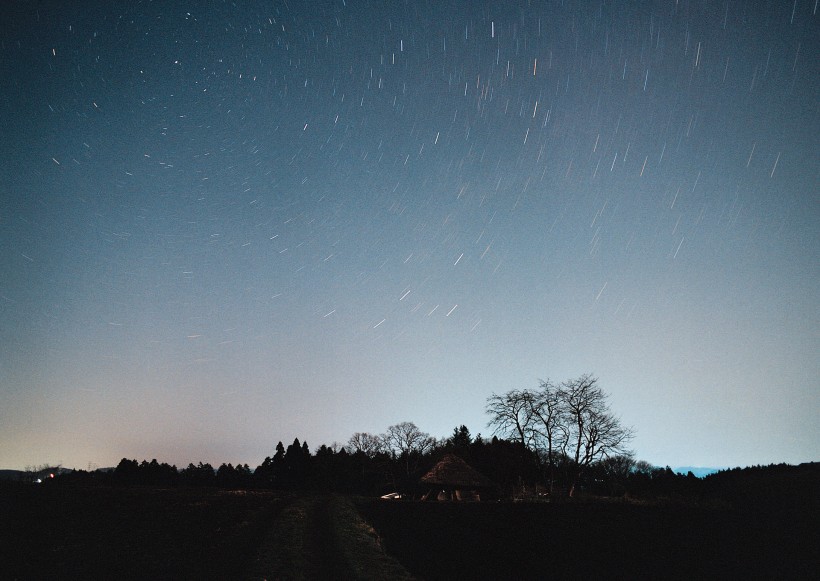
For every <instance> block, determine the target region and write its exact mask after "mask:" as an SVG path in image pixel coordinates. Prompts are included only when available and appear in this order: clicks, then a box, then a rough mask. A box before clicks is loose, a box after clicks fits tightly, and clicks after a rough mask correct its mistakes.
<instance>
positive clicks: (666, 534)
mask: <svg viewBox="0 0 820 581" xmlns="http://www.w3.org/2000/svg"><path fill="white" fill-rule="evenodd" d="M0 523H2V527H0V530H2V533H0V578H3V579H152V580H154V579H399V580H400V579H411V578H413V577H415V578H419V579H428V580H433V579H493V580H497V579H544V578H584V579H590V578H608V579H612V578H617V579H642V578H652V579H668V578H681V579H683V578H687V579H691V578H723V579H725V578H780V579H789V578H814V575H815V573H816V571H817V570H820V561H819V559H818V553H817V549H816V547H817V546H818V541H820V539H819V538H818V532H817V531H818V527H817V523H816V519H815V515H814V514H812V511H803V510H801V507H800V506H799V505H790V507H782V506H769V507H755V508H754V509H753V510H746V511H744V510H738V509H736V508H731V507H728V506H710V507H703V506H700V507H698V506H682V505H671V504H665V505H664V504H651V505H649V504H645V505H638V504H627V503H623V502H601V501H587V502H583V501H582V502H572V503H563V504H560V503H559V504H546V503H534V504H526V503H435V502H430V503H420V502H405V501H379V500H375V499H363V498H358V499H351V498H347V497H343V496H338V495H319V494H317V495H311V494H300V495H295V494H285V493H277V492H270V491H220V490H216V489H204V488H170V489H156V488H145V487H87V488H84V487H71V486H32V485H28V486H23V485H14V486H3V487H0ZM411 575H412V576H411Z"/></svg>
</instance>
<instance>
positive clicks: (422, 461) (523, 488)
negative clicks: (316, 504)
mask: <svg viewBox="0 0 820 581" xmlns="http://www.w3.org/2000/svg"><path fill="white" fill-rule="evenodd" d="M607 400H608V396H607V394H606V393H605V392H604V390H603V389H602V388H601V387H600V385H599V383H598V380H597V378H595V377H593V376H592V375H582V376H580V377H578V378H575V379H570V380H567V381H564V382H561V383H554V382H552V381H549V380H547V381H540V382H539V385H538V387H537V388H534V389H513V390H510V391H507V392H505V393H502V394H492V395H491V396H490V397H489V398H488V399H487V403H486V411H487V414H488V415H489V422H488V424H487V426H488V427H489V428H492V436H491V437H490V438H485V437H482V436H481V434H478V435H476V436H473V435H472V434H471V433H470V431H469V429H467V427H466V426H464V425H460V426H456V427H455V428H454V429H453V432H452V434H451V435H449V436H448V437H446V438H440V439H439V438H435V437H433V436H431V435H430V434H428V433H426V432H424V431H422V430H421V429H419V428H418V426H416V424H414V423H413V422H409V421H408V422H401V423H398V424H395V425H392V426H389V427H388V428H387V430H386V431H385V432H383V433H381V434H372V433H368V432H356V433H354V434H353V435H352V436H351V437H350V438H349V439H348V441H347V442H346V443H345V444H344V445H341V444H333V445H331V446H327V445H324V444H322V445H321V446H319V447H318V448H316V449H315V450H314V451H313V452H311V449H310V447H309V446H308V444H307V442H303V441H300V440H299V439H298V438H295V439H294V440H293V442H292V443H291V444H290V445H288V446H285V445H284V444H283V443H282V442H279V443H278V444H277V445H276V447H275V449H274V451H273V454H272V455H270V456H267V457H266V458H265V459H264V460H263V461H262V462H261V464H259V465H258V466H256V467H255V468H252V467H251V466H249V465H248V464H241V463H238V464H231V463H223V464H221V465H220V466H218V467H215V466H212V465H211V464H209V463H203V462H199V463H197V464H193V463H190V464H188V466H186V467H184V468H181V469H178V468H177V467H176V466H174V465H169V464H166V463H160V462H158V461H157V460H156V459H154V460H151V461H150V462H149V461H146V460H143V461H142V462H137V460H132V459H127V458H123V459H122V460H121V461H120V463H119V464H118V465H117V467H116V468H115V469H114V470H113V471H108V472H105V471H94V472H91V471H89V472H85V471H82V470H80V471H74V472H72V473H70V474H63V475H61V477H60V479H61V480H63V481H65V480H74V481H96V482H100V483H111V484H138V485H140V484H141V485H158V486H179V485H182V486H218V487H224V488H270V489H279V490H321V491H336V492H344V493H353V494H364V495H374V494H384V493H386V492H394V491H398V492H405V493H411V492H413V490H414V488H415V487H416V486H417V484H418V482H419V479H420V477H421V476H423V475H424V474H425V473H426V472H427V471H428V470H429V469H430V468H431V467H432V466H433V465H435V463H436V462H438V461H439V460H440V459H441V458H443V457H444V456H445V455H446V454H450V453H452V454H456V455H458V456H460V457H462V458H463V459H464V460H466V461H467V463H468V464H470V465H471V466H472V467H473V468H475V469H476V470H478V471H479V472H481V473H482V474H484V475H485V476H487V477H488V478H489V479H490V480H492V481H493V482H495V483H496V484H497V485H498V487H499V491H500V493H501V495H502V496H505V497H512V496H520V495H540V496H546V495H551V496H573V495H575V494H576V493H577V492H578V491H579V490H580V491H585V492H590V493H594V494H607V495H622V494H624V493H626V492H630V491H632V492H634V493H641V494H645V493H647V491H651V490H656V491H661V492H662V491H663V490H665V488H668V487H667V486H666V485H665V484H663V483H669V482H673V481H679V476H678V475H676V474H675V473H674V472H672V471H671V470H670V469H669V468H668V467H667V468H665V469H663V468H657V467H654V466H652V465H650V464H648V463H646V462H637V461H635V459H634V456H633V454H632V452H631V450H629V449H628V447H627V445H628V443H629V441H630V440H631V439H632V437H633V430H632V429H631V428H629V427H626V426H624V425H623V424H622V422H621V420H620V419H619V418H618V417H617V416H616V415H615V414H614V413H613V412H612V411H611V409H610V407H609V404H608V401H607Z"/></svg>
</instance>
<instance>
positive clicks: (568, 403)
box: [558, 374, 633, 496]
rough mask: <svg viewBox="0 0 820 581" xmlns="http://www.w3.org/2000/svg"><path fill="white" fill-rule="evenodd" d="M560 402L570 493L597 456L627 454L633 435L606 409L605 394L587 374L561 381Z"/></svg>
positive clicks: (601, 457) (607, 406)
mask: <svg viewBox="0 0 820 581" xmlns="http://www.w3.org/2000/svg"><path fill="white" fill-rule="evenodd" d="M558 392H559V398H560V406H561V408H562V412H563V414H564V415H565V418H566V420H565V421H566V427H567V434H568V437H567V439H566V441H565V443H564V450H563V451H564V454H566V456H568V457H569V459H570V460H571V461H572V465H573V477H572V482H571V486H570V493H569V494H570V496H572V495H573V494H574V493H575V489H576V487H577V486H578V482H579V481H580V479H581V476H582V475H583V473H584V472H585V471H586V469H587V468H588V467H589V465H590V464H592V463H593V462H595V461H596V460H602V459H605V458H609V457H611V456H617V455H621V454H623V455H628V454H629V450H628V448H627V444H628V442H629V441H630V440H631V439H632V437H633V431H632V429H631V428H628V427H625V426H623V425H622V424H621V421H620V419H619V418H618V417H616V416H615V415H614V414H613V413H612V412H611V411H610V409H609V404H608V403H607V399H608V396H607V394H606V393H605V392H604V390H603V389H602V388H601V387H600V386H599V385H598V379H597V378H596V377H594V376H592V375H590V374H585V375H582V376H581V377H579V378H577V379H570V380H567V381H565V382H563V383H562V384H561V386H560V388H559V390H558Z"/></svg>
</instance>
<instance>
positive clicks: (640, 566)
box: [359, 500, 820, 581]
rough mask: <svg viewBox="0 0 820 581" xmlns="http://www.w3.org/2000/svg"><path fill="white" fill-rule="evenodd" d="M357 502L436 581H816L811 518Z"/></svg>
mask: <svg viewBox="0 0 820 581" xmlns="http://www.w3.org/2000/svg"><path fill="white" fill-rule="evenodd" d="M807 508H808V507H804V508H803V509H802V510H795V511H785V510H782V508H781V510H776V511H772V510H762V509H761V508H760V507H752V508H751V509H750V510H746V511H744V510H738V509H735V508H730V507H692V506H683V505H651V506H650V505H647V506H638V505H634V504H628V503H613V502H603V503H602V502H571V503H561V504H549V503H434V502H428V503H421V502H403V501H396V502H385V501H379V500H362V501H360V503H359V509H360V511H361V512H362V514H363V515H364V517H365V518H366V519H367V520H368V522H370V523H372V524H373V526H374V527H375V529H376V530H377V531H378V532H379V534H380V536H381V539H382V542H383V544H384V546H385V548H386V550H387V551H388V552H389V553H390V554H391V555H393V556H394V557H395V558H396V559H397V560H398V561H399V562H401V563H402V565H403V566H404V567H405V568H406V569H407V570H408V571H409V572H410V573H411V574H413V575H415V576H417V577H419V578H423V579H426V580H428V581H429V580H435V579H442V580H445V579H487V580H497V579H518V580H523V579H547V578H551V579H761V578H762V579H816V578H817V576H816V575H817V571H820V553H818V551H817V547H818V546H820V534H818V530H820V527H818V525H817V522H818V521H817V520H816V517H817V513H816V512H815V511H812V510H807Z"/></svg>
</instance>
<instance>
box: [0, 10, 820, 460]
mask: <svg viewBox="0 0 820 581" xmlns="http://www.w3.org/2000/svg"><path fill="white" fill-rule="evenodd" d="M760 4H761V3H757V2H747V3H739V2H717V3H703V2H686V1H680V2H675V1H657V2H624V3H610V2H597V3H587V2H538V1H536V2H524V1H521V2H485V3H473V2H463V3H461V2H410V1H408V2H395V3H389V2H388V3H383V2H358V1H355V0H345V1H342V0H338V1H333V2H329V1H309V2H308V1H301V2H300V1H293V0H289V1H288V2H280V1H274V2H266V3H255V2H248V3H238V4H236V5H234V4H232V3H223V2H208V3H197V2H192V3H182V2H153V3H145V2H143V3H125V4H123V5H112V4H111V3H106V2H89V3H82V4H79V3H78V5H77V6H75V7H72V6H66V5H64V4H62V3H55V4H54V5H50V4H35V3H28V2H18V3H13V4H12V5H11V7H9V6H5V7H3V8H0V15H2V16H3V21H4V22H5V23H6V25H5V27H4V32H3V34H2V43H0V50H2V56H3V58H2V61H1V62H2V64H0V67H2V74H0V83H2V90H1V91H0V94H1V95H2V99H0V119H2V132H1V133H0V147H2V154H3V159H4V160H5V161H4V163H3V165H2V169H0V248H2V249H3V250H2V252H0V468H22V467H24V466H26V465H35V464H43V463H62V464H63V465H64V466H68V467H76V468H86V467H87V465H89V464H91V465H97V466H111V465H116V463H117V462H118V461H119V459H120V458H123V457H128V458H136V459H138V460H142V459H149V460H150V459H151V458H156V459H158V460H159V461H161V462H169V463H174V464H177V465H178V466H179V465H182V466H184V465H187V464H188V462H197V461H203V462H211V463H212V464H215V465H218V464H220V463H222V462H232V463H237V462H240V463H248V464H250V465H251V466H256V465H258V464H259V463H261V461H262V460H263V459H264V458H265V456H269V455H272V454H273V453H274V448H275V445H276V443H277V442H278V441H280V440H281V441H283V442H285V444H287V443H289V442H291V441H292V440H293V438H294V437H298V438H299V439H300V440H301V441H307V442H308V444H309V445H310V447H311V449H315V448H316V447H317V446H318V445H320V444H328V445H330V444H331V443H333V442H339V443H344V442H346V441H347V439H348V438H349V437H350V436H351V435H352V434H353V433H354V432H372V433H381V432H383V431H384V430H385V429H386V428H387V427H388V426H389V425H391V424H396V423H398V422H402V421H412V422H414V423H415V424H417V425H418V426H419V428H421V429H422V430H424V431H426V432H429V433H430V434H432V435H434V436H437V437H444V436H447V435H449V434H451V433H452V430H453V428H454V427H455V426H457V425H461V424H465V425H467V427H468V428H469V429H470V430H471V432H472V433H473V434H474V435H475V434H477V433H481V434H482V435H483V436H485V437H488V436H491V434H492V432H491V429H490V428H488V427H487V425H486V422H487V420H488V416H487V415H486V414H485V413H484V406H485V402H486V399H487V397H488V396H490V395H491V394H492V393H493V392H496V393H501V392H504V391H507V390H510V389H513V388H535V387H537V385H538V381H539V379H548V378H549V379H552V380H553V381H557V382H560V381H562V380H565V379H569V378H574V377H577V376H579V375H581V374H583V373H587V372H590V373H593V374H595V375H596V376H597V377H598V378H599V381H600V385H601V386H602V387H603V388H604V389H605V390H606V391H607V392H608V393H609V394H610V396H611V397H610V403H611V405H612V408H613V410H614V411H615V412H616V413H617V414H618V415H620V416H621V418H622V420H623V421H624V423H626V424H628V425H631V426H633V427H634V429H635V431H636V434H637V436H636V438H635V440H634V441H633V443H632V446H633V448H634V449H635V455H636V458H638V459H644V460H647V461H649V462H652V463H655V464H659V465H671V466H680V465H687V466H738V465H739V466H743V465H750V464H768V463H772V462H788V463H800V462H807V461H816V460H820V424H819V423H818V422H817V417H818V411H820V381H818V377H820V357H819V356H818V353H820V333H818V329H820V317H819V316H818V313H819V312H820V311H819V309H820V291H818V281H820V196H819V195H818V184H820V158H819V157H818V152H820V115H818V113H820V111H818V107H819V106H820V90H819V89H820V54H819V53H820V51H818V48H820V26H818V18H820V15H818V9H817V4H816V3H815V2H813V1H811V2H809V1H797V2H795V3H794V5H792V3H777V2H775V3H770V4H769V5H766V6H761V5H760Z"/></svg>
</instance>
